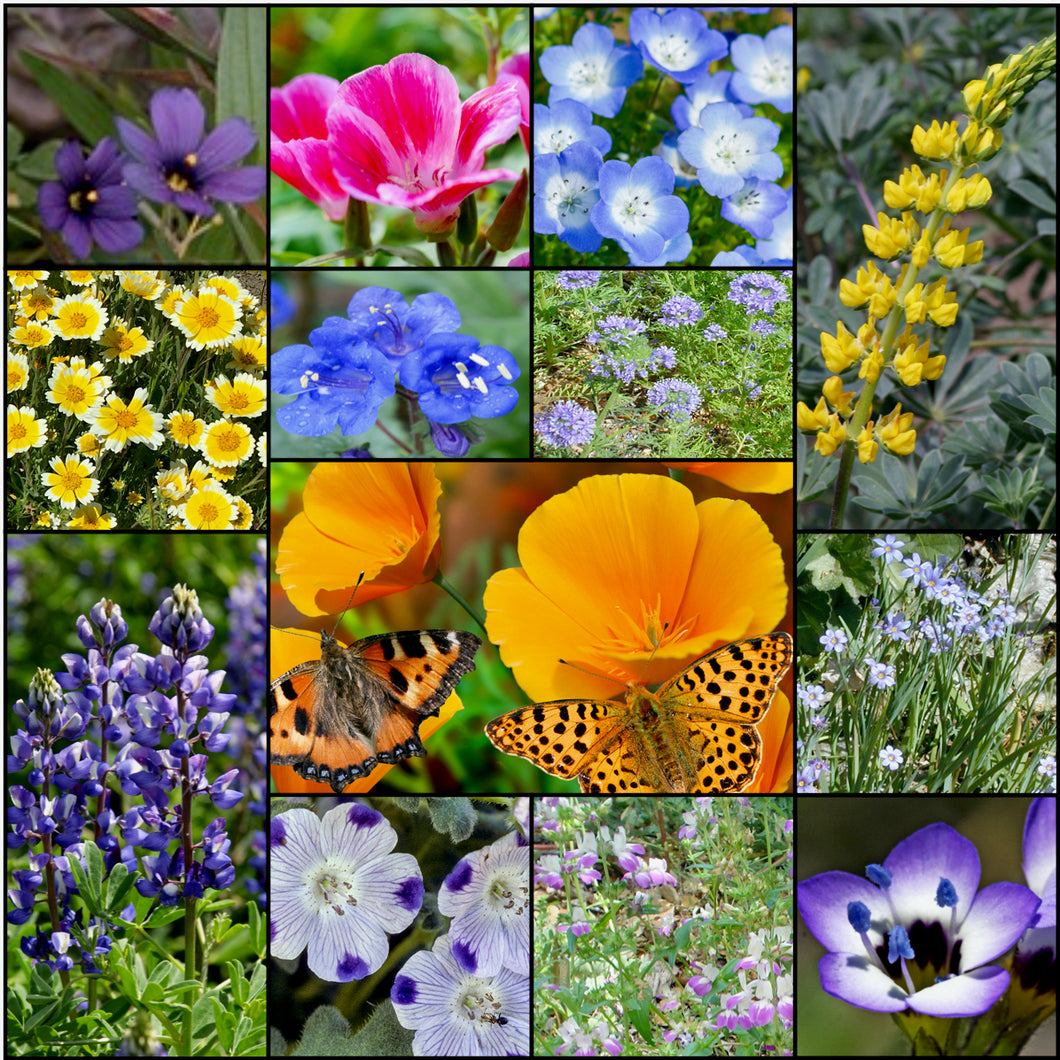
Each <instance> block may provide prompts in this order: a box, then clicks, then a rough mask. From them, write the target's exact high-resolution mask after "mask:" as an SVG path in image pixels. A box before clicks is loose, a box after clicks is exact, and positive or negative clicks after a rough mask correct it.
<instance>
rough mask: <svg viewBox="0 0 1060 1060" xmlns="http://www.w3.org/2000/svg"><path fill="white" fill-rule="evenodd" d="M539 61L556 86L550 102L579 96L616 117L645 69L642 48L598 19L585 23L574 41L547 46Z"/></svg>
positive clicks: (602, 112) (599, 111)
mask: <svg viewBox="0 0 1060 1060" xmlns="http://www.w3.org/2000/svg"><path fill="white" fill-rule="evenodd" d="M538 65H539V67H540V69H541V73H542V75H543V76H544V78H545V80H546V81H547V82H548V83H549V84H550V85H551V86H552V87H551V88H550V89H549V93H548V103H549V106H552V105H553V104H556V103H558V102H559V101H560V100H562V99H575V100H577V101H578V102H579V103H584V104H585V105H586V106H587V107H588V108H589V109H590V110H591V111H592V112H593V113H594V114H600V115H602V116H603V117H605V118H613V117H614V116H615V115H616V114H617V113H618V112H619V111H620V110H621V109H622V103H623V101H624V100H625V98H626V89H628V88H629V87H630V86H631V85H632V84H634V82H636V81H639V80H640V77H641V75H642V74H643V73H644V60H643V59H642V58H641V55H640V52H639V51H637V49H636V48H633V47H631V46H630V45H628V44H616V43H615V35H614V34H613V33H612V32H611V31H610V30H609V29H608V28H607V27H606V26H601V25H598V24H597V23H596V22H587V23H586V24H585V25H584V26H582V27H581V29H579V30H578V32H577V33H575V34H574V38H573V40H572V43H571V44H556V45H553V46H552V47H551V48H546V49H545V50H544V51H543V52H542V53H541V59H540V61H539V63H538Z"/></svg>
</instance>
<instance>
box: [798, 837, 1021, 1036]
mask: <svg viewBox="0 0 1060 1060" xmlns="http://www.w3.org/2000/svg"><path fill="white" fill-rule="evenodd" d="M866 875H867V877H868V879H862V878H861V877H859V876H855V875H853V874H851V873H848V872H824V873H821V874H820V875H818V876H813V877H811V878H810V879H808V880H804V881H803V882H802V883H800V884H799V885H798V906H799V912H800V913H801V914H802V918H803V920H804V921H805V922H806V926H807V927H808V928H809V929H810V931H811V932H812V934H813V936H814V937H815V938H816V939H817V940H818V942H820V943H821V944H822V945H823V946H824V947H825V949H826V950H827V951H828V952H827V953H826V954H825V955H824V957H822V958H821V960H820V962H819V964H818V970H819V971H820V975H821V986H822V988H823V989H824V990H825V992H826V993H829V994H831V995H832V996H833V997H838V998H839V999H840V1000H842V1001H846V1002H847V1003H848V1004H851V1005H856V1006H858V1007H859V1008H866V1009H869V1010H871V1011H873V1012H905V1011H909V1012H918V1013H920V1014H922V1015H925V1016H939V1017H943V1018H949V1017H963V1016H978V1015H980V1014H981V1013H983V1012H986V1011H987V1009H989V1008H990V1007H991V1006H992V1005H993V1004H994V1002H996V1001H997V1000H998V998H1000V997H1001V995H1002V994H1003V993H1004V992H1005V989H1006V987H1007V986H1008V984H1009V973H1008V972H1007V971H1006V970H1005V969H1004V968H1002V967H1001V966H1000V965H990V964H989V963H988V962H989V961H991V960H994V959H995V958H997V957H999V956H1000V955H1001V954H1003V953H1004V952H1005V951H1006V950H1008V949H1009V948H1010V947H1011V946H1012V945H1013V943H1014V942H1016V940H1017V939H1019V937H1020V935H1021V934H1022V933H1023V932H1024V930H1025V929H1026V928H1027V927H1029V926H1030V925H1031V924H1033V923H1034V921H1035V919H1036V916H1037V912H1038V908H1039V906H1040V905H1041V902H1040V901H1039V899H1038V898H1037V896H1036V895H1035V894H1034V892H1033V891H1030V890H1028V889H1027V888H1026V887H1023V886H1021V885H1020V884H1017V883H995V884H991V885H990V886H989V887H986V888H984V889H983V890H982V891H980V890H979V878H980V868H979V855H978V853H977V852H976V849H975V846H974V845H973V844H972V843H971V842H969V841H968V840H967V839H965V838H964V837H963V836H962V835H960V834H959V833H958V832H956V831H955V830H954V829H953V828H951V827H950V826H949V825H948V824H941V823H940V824H931V825H928V826H927V827H926V828H921V829H920V830H919V831H917V832H914V833H913V834H912V835H911V836H909V837H908V838H907V839H903V840H902V841H901V842H900V843H899V844H898V845H897V846H896V847H895V848H894V849H893V850H892V851H891V853H890V854H889V855H888V856H887V859H886V860H885V861H884V863H883V864H882V865H870V866H869V867H868V869H867V870H866Z"/></svg>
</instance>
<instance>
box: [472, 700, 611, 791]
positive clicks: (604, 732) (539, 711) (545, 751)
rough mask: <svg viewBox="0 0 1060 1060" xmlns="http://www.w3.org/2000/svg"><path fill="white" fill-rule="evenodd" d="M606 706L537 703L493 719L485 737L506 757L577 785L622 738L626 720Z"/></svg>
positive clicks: (597, 703)
mask: <svg viewBox="0 0 1060 1060" xmlns="http://www.w3.org/2000/svg"><path fill="white" fill-rule="evenodd" d="M614 706H615V705H614V704H609V703H606V702H604V701H603V700H592V699H563V700H557V701H555V702H553V703H535V704H534V705H532V706H529V707H520V708H519V709H518V710H512V711H509V712H508V713H507V714H502V715H501V716H500V717H499V718H494V719H493V721H491V722H489V724H487V726H486V735H487V736H488V737H489V738H490V740H492V741H493V744H494V746H495V747H498V748H499V749H500V750H502V751H504V753H505V754H510V755H516V756H517V757H519V758H525V759H526V760H527V761H528V762H533V763H534V765H535V766H537V767H538V769H542V770H544V771H545V772H546V773H551V774H552V776H554V777H563V779H564V780H573V779H574V778H575V777H576V776H578V774H579V773H581V772H582V771H583V770H584V769H586V768H587V767H588V766H589V765H590V764H591V763H592V762H593V761H595V760H596V758H598V757H599V756H600V755H601V754H603V753H605V752H606V751H607V750H608V749H609V748H610V747H611V746H613V744H614V743H615V742H616V741H618V740H620V739H621V736H622V726H623V721H622V715H621V714H620V713H617V712H616V711H615V709H614Z"/></svg>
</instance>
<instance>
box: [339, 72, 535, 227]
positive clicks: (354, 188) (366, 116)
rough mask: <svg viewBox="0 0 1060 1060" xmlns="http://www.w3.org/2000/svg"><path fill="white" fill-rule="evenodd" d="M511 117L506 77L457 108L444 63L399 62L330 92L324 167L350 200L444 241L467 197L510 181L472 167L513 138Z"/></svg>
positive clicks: (513, 98)
mask: <svg viewBox="0 0 1060 1060" xmlns="http://www.w3.org/2000/svg"><path fill="white" fill-rule="evenodd" d="M519 119H520V113H519V95H518V91H517V90H516V87H515V84H514V83H513V82H512V80H511V79H505V81H504V83H498V84H496V85H491V86H490V87H489V88H484V89H482V91H481V92H476V93H475V94H474V95H473V96H472V97H471V98H470V99H468V100H467V101H466V102H465V103H464V104H463V105H461V103H460V92H459V89H458V88H457V86H456V78H454V77H453V75H452V74H451V73H450V72H449V71H448V70H447V69H446V68H445V67H444V66H441V65H439V64H438V63H436V62H435V61H434V60H433V59H428V58H427V56H425V55H417V54H415V53H411V54H408V55H399V56H397V57H396V58H394V59H391V60H390V62H388V63H387V64H386V65H385V66H373V67H372V68H371V69H369V70H365V71H363V72H362V73H359V74H354V75H353V77H349V78H347V79H346V80H345V81H343V82H342V84H341V85H340V86H339V90H338V94H337V95H336V97H335V101H334V102H333V103H332V105H331V107H330V109H329V110H328V115H327V128H328V150H329V152H330V154H331V165H332V170H333V171H334V174H335V178H336V180H337V181H338V183H339V185H340V187H342V189H343V190H344V191H346V192H348V193H349V194H350V195H352V196H353V197H354V198H357V199H363V200H364V201H366V202H378V203H382V204H383V205H386V206H404V207H406V208H408V209H410V210H412V212H413V216H414V219H415V222H416V227H417V228H418V229H419V230H420V231H421V232H424V233H428V234H435V233H439V234H444V233H446V232H448V231H449V230H450V229H451V228H452V227H453V226H454V225H455V224H456V219H457V215H458V214H459V212H460V203H461V202H463V200H464V199H465V198H466V197H467V196H468V195H470V194H471V193H472V192H474V191H477V190H478V189H479V188H481V187H484V186H485V185H487V184H492V183H493V182H494V181H495V180H511V181H515V180H517V179H518V176H519V174H518V173H514V172H512V170H510V169H483V168H482V167H483V165H484V164H485V159H486V150H487V149H488V148H490V147H495V146H496V145H497V144H502V143H504V142H505V140H507V139H509V137H511V136H512V135H514V133H515V131H516V129H518V128H519Z"/></svg>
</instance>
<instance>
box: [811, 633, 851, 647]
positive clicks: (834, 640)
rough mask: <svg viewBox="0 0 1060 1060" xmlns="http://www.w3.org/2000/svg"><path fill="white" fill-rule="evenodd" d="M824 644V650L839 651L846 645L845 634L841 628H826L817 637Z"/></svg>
mask: <svg viewBox="0 0 1060 1060" xmlns="http://www.w3.org/2000/svg"><path fill="white" fill-rule="evenodd" d="M818 640H819V641H820V642H821V643H822V644H823V645H824V650H825V651H834V652H840V651H842V650H843V649H844V648H845V647H846V646H847V643H848V641H847V635H846V633H845V632H844V631H843V630H841V629H826V630H825V631H824V634H823V635H822V636H820V637H819V638H818Z"/></svg>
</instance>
